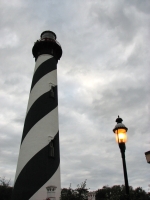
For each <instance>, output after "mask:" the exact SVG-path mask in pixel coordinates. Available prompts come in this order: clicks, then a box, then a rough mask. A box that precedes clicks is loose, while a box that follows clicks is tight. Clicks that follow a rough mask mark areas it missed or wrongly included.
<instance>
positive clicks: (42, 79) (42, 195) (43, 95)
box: [12, 31, 62, 200]
mask: <svg viewBox="0 0 150 200" xmlns="http://www.w3.org/2000/svg"><path fill="white" fill-rule="evenodd" d="M32 53H33V56H34V57H35V61H36V64H35V70H34V74H33V80H32V84H31V91H30V95H29V102H28V107H27V113H26V117H25V123H24V129H23V134H22V139H21V145H20V153H19V158H18V165H17V171H16V177H15V184H14V190H13V195H12V200H43V199H46V197H47V191H46V188H49V186H51V185H52V186H53V187H54V188H55V198H56V200H59V197H60V154H59V129H58V98H57V62H58V60H59V59H60V58H61V55H62V49H61V46H60V44H59V43H58V42H57V40H56V35H55V33H53V32H52V31H44V32H43V33H42V34H41V38H40V40H37V41H36V42H35V43H34V46H33V49H32Z"/></svg>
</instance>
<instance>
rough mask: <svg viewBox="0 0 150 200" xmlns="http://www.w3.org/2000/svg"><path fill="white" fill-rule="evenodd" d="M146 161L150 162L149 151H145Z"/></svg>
mask: <svg viewBox="0 0 150 200" xmlns="http://www.w3.org/2000/svg"><path fill="white" fill-rule="evenodd" d="M145 157H146V160H147V162H148V163H149V164H150V151H147V152H145Z"/></svg>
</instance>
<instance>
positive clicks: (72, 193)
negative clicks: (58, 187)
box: [60, 180, 88, 200]
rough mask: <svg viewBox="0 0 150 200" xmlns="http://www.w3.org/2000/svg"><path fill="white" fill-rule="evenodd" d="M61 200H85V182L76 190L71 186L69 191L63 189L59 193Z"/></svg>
mask: <svg viewBox="0 0 150 200" xmlns="http://www.w3.org/2000/svg"><path fill="white" fill-rule="evenodd" d="M60 199H61V200H87V199H88V189H87V188H86V180H85V181H84V182H83V183H81V184H79V185H77V188H76V189H74V190H73V189H72V188H71V185H70V187H69V189H67V188H63V189H62V191H61V198H60Z"/></svg>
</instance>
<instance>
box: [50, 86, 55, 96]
mask: <svg viewBox="0 0 150 200" xmlns="http://www.w3.org/2000/svg"><path fill="white" fill-rule="evenodd" d="M50 97H52V98H54V86H52V85H51V88H50Z"/></svg>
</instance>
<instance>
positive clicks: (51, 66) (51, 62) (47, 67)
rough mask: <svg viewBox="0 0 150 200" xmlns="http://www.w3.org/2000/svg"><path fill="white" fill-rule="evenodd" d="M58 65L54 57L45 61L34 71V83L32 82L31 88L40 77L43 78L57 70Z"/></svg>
mask: <svg viewBox="0 0 150 200" xmlns="http://www.w3.org/2000/svg"><path fill="white" fill-rule="evenodd" d="M56 67H57V61H56V59H55V58H54V57H53V58H50V59H48V60H46V61H45V62H43V63H42V64H41V65H40V66H39V67H38V69H37V70H36V71H35V73H34V76H33V79H32V84H31V90H32V88H33V87H34V85H35V84H36V83H37V82H38V80H39V79H41V78H42V77H43V76H45V75H46V74H47V73H49V72H51V71H53V70H55V69H56Z"/></svg>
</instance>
